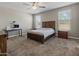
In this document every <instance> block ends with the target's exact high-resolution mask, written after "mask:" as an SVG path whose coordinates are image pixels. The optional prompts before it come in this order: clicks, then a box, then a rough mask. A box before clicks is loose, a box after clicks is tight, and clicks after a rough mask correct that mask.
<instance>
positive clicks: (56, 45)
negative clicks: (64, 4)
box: [7, 36, 79, 56]
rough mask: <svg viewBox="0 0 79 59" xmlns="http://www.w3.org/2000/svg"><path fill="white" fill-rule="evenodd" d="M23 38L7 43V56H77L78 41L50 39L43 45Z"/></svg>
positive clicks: (13, 39) (11, 39)
mask: <svg viewBox="0 0 79 59" xmlns="http://www.w3.org/2000/svg"><path fill="white" fill-rule="evenodd" d="M26 38H27V37H26V36H23V37H14V38H10V39H8V41H7V43H8V44H7V48H8V49H7V50H8V55H9V56H78V55H79V40H76V39H67V40H66V39H60V38H57V37H56V38H50V39H49V40H48V41H46V42H45V44H41V43H39V42H36V41H34V40H30V39H26Z"/></svg>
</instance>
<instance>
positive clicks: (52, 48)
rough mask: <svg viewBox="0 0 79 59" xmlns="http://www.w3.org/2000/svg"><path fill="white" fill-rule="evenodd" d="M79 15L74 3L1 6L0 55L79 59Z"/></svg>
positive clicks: (1, 3)
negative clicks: (72, 56)
mask: <svg viewBox="0 0 79 59" xmlns="http://www.w3.org/2000/svg"><path fill="white" fill-rule="evenodd" d="M78 15H79V3H77V2H0V31H1V32H2V31H4V32H5V33H6V34H7V35H5V36H6V37H4V38H5V39H4V40H2V42H3V43H2V44H3V45H4V46H0V48H1V50H2V53H1V54H2V55H8V56H39V55H41V56H43V55H44V56H46V55H47V56H60V55H61V56H65V55H68V56H70V55H79V52H78V51H79V47H78V46H79V28H78V25H79V23H78V22H79V16H78ZM42 27H43V28H42ZM36 30H39V31H40V32H41V33H40V32H39V31H36ZM31 32H32V33H31ZM44 32H45V33H44ZM49 32H50V33H51V35H49V34H50V33H49ZM44 34H45V35H44ZM49 36H50V37H49ZM1 39H3V36H2V37H1ZM31 39H33V40H31ZM41 43H42V44H41ZM0 45H1V44H0ZM67 51H68V52H67Z"/></svg>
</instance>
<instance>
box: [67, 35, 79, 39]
mask: <svg viewBox="0 0 79 59" xmlns="http://www.w3.org/2000/svg"><path fill="white" fill-rule="evenodd" d="M68 38H72V39H79V38H78V37H72V36H69V37H68Z"/></svg>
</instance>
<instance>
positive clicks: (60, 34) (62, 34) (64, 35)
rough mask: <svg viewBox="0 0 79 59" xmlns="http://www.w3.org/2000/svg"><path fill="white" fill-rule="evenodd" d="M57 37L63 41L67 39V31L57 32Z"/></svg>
mask: <svg viewBox="0 0 79 59" xmlns="http://www.w3.org/2000/svg"><path fill="white" fill-rule="evenodd" d="M58 37H59V38H63V39H68V32H67V31H58Z"/></svg>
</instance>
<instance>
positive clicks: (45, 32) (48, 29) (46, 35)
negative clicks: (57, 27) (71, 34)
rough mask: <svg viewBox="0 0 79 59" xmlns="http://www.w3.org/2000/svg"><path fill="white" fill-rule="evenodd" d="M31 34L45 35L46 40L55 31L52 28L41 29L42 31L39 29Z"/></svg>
mask: <svg viewBox="0 0 79 59" xmlns="http://www.w3.org/2000/svg"><path fill="white" fill-rule="evenodd" d="M29 32H30V33H36V34H40V35H44V38H46V37H48V36H49V35H51V34H53V33H55V31H54V29H52V28H40V29H37V30H31V31H29Z"/></svg>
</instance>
